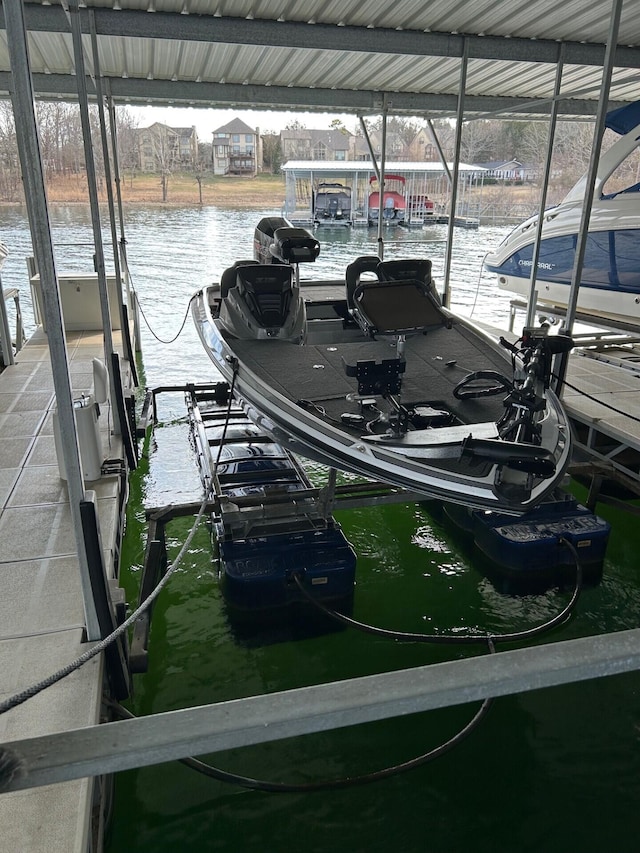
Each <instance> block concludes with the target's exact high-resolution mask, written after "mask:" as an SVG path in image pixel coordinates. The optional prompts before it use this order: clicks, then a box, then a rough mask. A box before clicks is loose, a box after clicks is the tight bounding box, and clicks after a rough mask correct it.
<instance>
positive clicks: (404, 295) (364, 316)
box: [353, 281, 451, 337]
mask: <svg viewBox="0 0 640 853" xmlns="http://www.w3.org/2000/svg"><path fill="white" fill-rule="evenodd" d="M353 302H354V307H353V317H354V319H355V320H356V322H357V323H358V325H359V326H360V328H361V329H362V330H363V332H364V333H365V334H366V335H368V336H369V337H375V336H376V335H409V334H416V333H420V332H426V331H428V330H429V329H437V328H441V327H442V326H446V327H449V328H450V327H451V318H450V317H449V316H448V315H447V314H446V313H445V312H444V311H443V310H442V308H441V306H440V305H439V304H438V302H437V300H436V299H434V297H433V295H432V294H431V292H430V289H429V288H427V287H425V286H424V284H422V283H421V282H419V281H388V282H385V281H382V282H363V283H362V284H360V285H358V287H357V288H356V290H355V292H354V295H353Z"/></svg>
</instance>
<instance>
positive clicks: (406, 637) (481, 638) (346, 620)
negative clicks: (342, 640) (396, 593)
mask: <svg viewBox="0 0 640 853" xmlns="http://www.w3.org/2000/svg"><path fill="white" fill-rule="evenodd" d="M558 541H559V542H561V543H562V544H563V545H566V547H567V548H569V550H570V551H571V554H572V556H573V559H574V561H575V566H576V581H575V586H574V589H573V593H572V595H571V599H570V600H569V602H568V604H567V605H566V606H565V607H564V608H563V609H562V610H561V611H560V613H558V614H556V616H554V617H553V618H551V619H549V620H547V621H546V622H543V623H542V624H541V625H536V626H534V627H533V628H526V629H525V630H523V631H513V632H511V633H508V634H492V633H480V632H478V633H471V634H469V633H466V634H462V633H456V634H420V633H414V632H411V631H393V630H390V629H388V628H380V627H378V626H376V625H368V624H367V623H365V622H359V621H358V620H357V619H353V618H352V617H350V616H346V615H345V614H344V613H340V612H338V611H337V610H333V609H331V608H330V607H326V606H325V605H324V604H322V602H320V601H318V600H317V599H315V598H313V596H312V595H311V594H310V593H309V592H308V590H307V589H306V587H305V586H304V583H303V577H304V576H303V574H302V573H300V572H294V574H293V580H294V581H295V583H296V585H297V587H298V589H299V590H300V591H301V592H302V594H303V595H304V597H305V598H306V599H307V600H308V601H309V602H310V603H311V604H313V605H314V606H315V607H317V608H318V609H319V610H321V611H322V612H323V613H324V614H325V615H327V616H329V617H331V618H332V619H335V620H336V621H337V622H341V623H342V624H343V625H347V626H349V627H351V628H356V629H357V630H359V631H364V632H365V633H367V634H374V635H375V636H377V637H385V638H386V639H388V640H394V641H395V642H400V643H435V644H439V645H466V644H478V643H483V644H484V643H487V642H491V643H514V642H520V641H523V640H531V639H533V638H534V637H537V636H539V635H540V634H543V633H546V632H547V631H550V630H551V629H552V628H555V627H556V626H558V625H561V624H562V623H563V622H565V621H566V620H567V619H568V618H569V617H570V616H571V614H572V612H573V610H574V609H575V606H576V604H577V602H578V598H579V597H580V593H581V592H582V578H583V571H582V564H581V563H580V557H579V555H578V551H577V550H576V548H575V546H574V544H573V543H572V542H571V541H570V540H569V539H568V538H567V537H566V536H560V537H559V540H558Z"/></svg>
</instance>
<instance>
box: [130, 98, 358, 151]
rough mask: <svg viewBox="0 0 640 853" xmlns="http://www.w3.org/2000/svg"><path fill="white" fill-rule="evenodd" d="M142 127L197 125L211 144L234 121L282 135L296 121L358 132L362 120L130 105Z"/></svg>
mask: <svg viewBox="0 0 640 853" xmlns="http://www.w3.org/2000/svg"><path fill="white" fill-rule="evenodd" d="M127 110H128V111H129V112H130V113H132V114H133V115H134V116H135V118H136V120H137V122H138V127H148V126H149V125H150V124H153V123H154V122H156V121H159V122H161V123H162V124H167V125H169V127H192V126H193V125H195V128H196V132H197V134H198V138H199V139H200V140H201V141H202V142H210V141H211V134H212V133H213V131H214V130H217V129H218V128H219V127H222V126H223V125H225V124H228V122H230V121H231V120H232V119H234V118H239V119H242V121H244V122H245V123H246V124H248V125H249V127H251V128H253V129H255V128H259V130H260V133H279V132H280V131H281V130H284V128H285V127H286V125H287V124H289V123H290V122H292V121H299V122H300V124H302V125H303V127H309V128H314V129H315V128H324V127H326V128H328V127H329V126H330V125H331V122H332V121H333V120H334V119H336V118H339V119H340V120H341V121H342V122H343V124H344V125H345V127H347V128H348V129H349V130H351V131H354V130H355V128H356V125H357V123H358V120H357V118H356V117H355V116H352V115H342V114H338V113H302V112H295V113H294V112H275V111H273V110H235V109H229V110H222V109H207V108H203V107H136V106H133V105H131V104H127Z"/></svg>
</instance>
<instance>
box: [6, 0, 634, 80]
mask: <svg viewBox="0 0 640 853" xmlns="http://www.w3.org/2000/svg"><path fill="white" fill-rule="evenodd" d="M5 2H6V0H5ZM92 11H93V13H94V15H95V26H96V32H97V34H98V36H121V37H131V38H151V39H171V40H175V39H178V40H182V41H197V42H211V43H221V44H246V45H265V46H270V47H286V48H302V49H309V50H334V51H348V52H349V53H354V52H360V53H377V54H392V55H403V56H406V55H408V56H447V57H458V58H460V57H462V52H463V44H464V41H465V40H466V41H467V42H468V55H469V59H494V60H500V59H501V60H516V61H520V62H548V63H553V64H555V58H556V57H557V54H558V43H557V42H556V41H554V40H552V39H539V40H538V39H523V38H501V37H498V36H478V35H473V34H470V35H458V34H454V33H431V32H430V33H425V32H421V31H417V30H393V29H384V28H379V29H376V28H372V29H369V28H367V27H354V26H345V27H339V26H333V25H330V24H307V23H301V22H295V21H268V20H247V19H246V18H231V17H229V18H224V17H223V18H219V17H215V16H213V15H183V14H174V13H170V12H153V13H151V12H145V11H141V10H138V9H126V10H125V9H118V10H113V9H106V8H93V9H92ZM82 12H83V17H84V21H83V30H84V32H87V33H88V32H89V23H88V19H87V15H88V12H87V10H86V9H85V10H82ZM25 21H26V26H27V29H29V30H32V31H33V32H58V33H68V32H70V30H69V23H68V20H67V18H66V16H65V14H64V11H63V9H62V7H60V6H49V5H40V4H38V3H26V4H25ZM0 28H4V8H3V7H0ZM565 45H566V54H565V55H566V64H567V65H594V66H602V64H603V62H604V55H605V45H604V44H593V43H582V42H565ZM614 64H615V65H616V66H617V67H619V68H638V67H640V48H635V47H626V46H621V45H619V46H618V47H617V48H616V51H615V62H614Z"/></svg>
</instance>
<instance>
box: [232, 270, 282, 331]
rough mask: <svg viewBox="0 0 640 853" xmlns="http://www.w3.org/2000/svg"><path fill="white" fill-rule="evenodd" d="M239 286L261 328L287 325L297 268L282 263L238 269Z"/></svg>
mask: <svg viewBox="0 0 640 853" xmlns="http://www.w3.org/2000/svg"><path fill="white" fill-rule="evenodd" d="M236 277H237V282H238V286H240V287H241V288H242V290H243V292H244V299H245V302H246V304H247V306H248V308H249V310H250V311H251V313H252V314H253V316H254V318H255V319H256V321H257V323H258V325H259V326H261V327H262V328H264V329H274V328H278V327H280V326H283V325H284V324H285V322H286V320H287V317H288V315H289V309H290V306H291V299H292V296H293V267H290V266H284V265H281V264H252V265H245V266H241V267H238V268H237V269H236Z"/></svg>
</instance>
